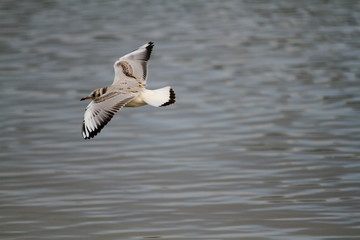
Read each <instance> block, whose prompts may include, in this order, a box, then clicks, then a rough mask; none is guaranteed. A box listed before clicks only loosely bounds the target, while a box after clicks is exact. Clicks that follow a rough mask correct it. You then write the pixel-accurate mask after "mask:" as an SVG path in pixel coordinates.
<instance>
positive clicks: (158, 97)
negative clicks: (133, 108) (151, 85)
mask: <svg viewBox="0 0 360 240" xmlns="http://www.w3.org/2000/svg"><path fill="white" fill-rule="evenodd" d="M142 99H143V100H144V101H145V102H146V103H147V104H149V105H151V106H154V107H164V106H167V105H170V104H173V103H175V92H174V90H173V89H172V88H171V87H163V88H159V89H156V90H148V89H145V91H144V92H143V93H142Z"/></svg>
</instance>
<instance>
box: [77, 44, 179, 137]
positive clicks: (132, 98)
mask: <svg viewBox="0 0 360 240" xmlns="http://www.w3.org/2000/svg"><path fill="white" fill-rule="evenodd" d="M153 47H154V43H153V42H149V43H147V44H145V45H143V46H141V47H139V48H138V49H136V50H134V51H132V52H131V53H128V54H126V55H125V56H123V57H121V58H119V60H118V61H116V62H115V64H114V69H115V78H114V82H113V83H112V84H111V85H109V86H106V87H103V88H98V89H95V90H94V91H92V92H91V93H90V94H89V95H88V96H86V97H83V98H81V99H80V101H83V100H86V99H91V100H92V101H91V102H90V103H89V105H88V106H87V107H86V109H85V114H84V121H83V125H82V135H83V137H84V139H91V138H93V137H95V136H96V135H97V134H98V133H99V132H100V131H101V130H102V129H103V128H104V127H105V125H106V124H107V123H108V122H109V121H110V120H111V119H112V117H113V116H114V114H115V113H117V112H118V111H119V110H120V109H121V108H123V107H140V106H144V105H151V106H154V107H164V106H168V105H170V104H173V103H175V92H174V90H173V89H172V88H171V87H170V86H167V87H163V88H159V89H155V90H149V89H146V88H145V87H146V80H147V72H148V70H147V62H148V60H149V59H150V55H151V51H152V49H153Z"/></svg>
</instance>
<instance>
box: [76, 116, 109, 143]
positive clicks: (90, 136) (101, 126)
mask: <svg viewBox="0 0 360 240" xmlns="http://www.w3.org/2000/svg"><path fill="white" fill-rule="evenodd" d="M113 116H114V114H113V113H109V116H108V118H106V119H105V120H104V122H103V123H102V124H101V125H99V126H98V128H96V129H94V130H93V131H90V129H89V128H86V129H85V121H83V125H82V134H83V138H84V139H85V140H88V139H91V138H94V137H95V136H96V135H98V133H100V132H101V130H102V129H103V128H104V127H105V126H106V125H107V124H108V123H109V122H110V120H111V119H112V117H113ZM86 131H87V132H88V133H89V136H87V135H86Z"/></svg>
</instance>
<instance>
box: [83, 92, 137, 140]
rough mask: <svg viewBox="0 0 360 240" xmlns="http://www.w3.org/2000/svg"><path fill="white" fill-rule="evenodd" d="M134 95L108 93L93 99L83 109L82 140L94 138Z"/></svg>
mask: <svg viewBox="0 0 360 240" xmlns="http://www.w3.org/2000/svg"><path fill="white" fill-rule="evenodd" d="M135 97H136V94H129V93H125V92H109V93H107V94H104V95H103V96H101V97H99V98H96V99H94V100H93V101H91V102H90V104H89V105H88V106H87V107H86V109H85V114H84V121H83V125H82V134H83V137H84V139H90V138H93V137H95V136H96V135H97V134H98V133H99V132H100V131H101V130H102V129H103V128H104V127H105V125H106V124H107V123H108V122H109V121H110V120H111V119H112V117H113V116H114V114H115V113H116V112H118V111H119V110H120V109H121V108H122V107H123V106H124V105H126V103H128V102H130V101H131V100H132V99H134V98H135Z"/></svg>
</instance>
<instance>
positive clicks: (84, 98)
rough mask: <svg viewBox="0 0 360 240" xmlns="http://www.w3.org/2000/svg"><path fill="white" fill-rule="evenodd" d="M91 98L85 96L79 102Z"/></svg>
mask: <svg viewBox="0 0 360 240" xmlns="http://www.w3.org/2000/svg"><path fill="white" fill-rule="evenodd" d="M90 98H91V97H90V96H86V97H83V98H82V99H80V101H84V100H86V99H90Z"/></svg>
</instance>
